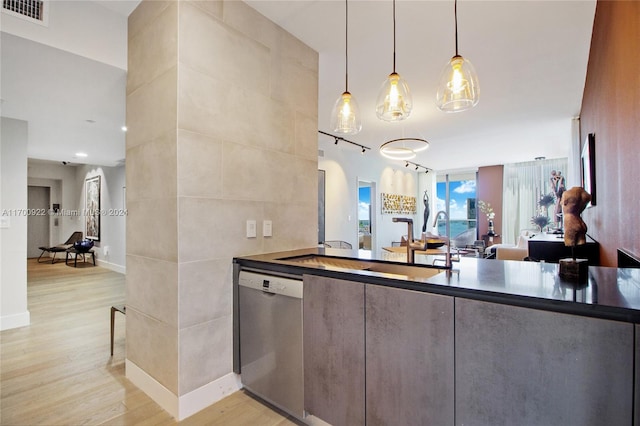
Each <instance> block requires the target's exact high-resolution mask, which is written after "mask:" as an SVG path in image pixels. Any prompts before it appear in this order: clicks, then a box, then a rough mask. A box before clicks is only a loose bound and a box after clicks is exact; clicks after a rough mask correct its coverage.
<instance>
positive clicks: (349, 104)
mask: <svg viewBox="0 0 640 426" xmlns="http://www.w3.org/2000/svg"><path fill="white" fill-rule="evenodd" d="M347 1H348V0H345V2H344V8H345V31H344V32H345V37H344V38H345V43H344V57H345V61H344V85H345V89H344V93H343V94H342V95H340V97H339V98H338V100H337V101H336V103H335V105H334V106H333V110H332V111H331V128H332V129H333V131H334V132H336V133H340V134H344V135H355V134H357V133H360V130H362V120H361V119H360V109H359V108H358V103H357V102H356V100H355V98H354V97H353V96H352V95H351V93H349V72H348V70H349V51H348V46H349V6H348V3H347ZM336 142H337V141H336Z"/></svg>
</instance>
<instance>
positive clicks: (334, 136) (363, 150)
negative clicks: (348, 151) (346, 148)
mask: <svg viewBox="0 0 640 426" xmlns="http://www.w3.org/2000/svg"><path fill="white" fill-rule="evenodd" d="M318 133H320V134H323V135H326V136H329V137H332V138H333V139H335V144H336V145H338V142H340V141H342V142H347V143H350V144H351V145H355V146H357V147H359V148H360V149H362V153H363V154H364V153H365V152H366V151H367V149H371V148H369V147H368V146H365V145H362V144H359V143H357V142H352V141H350V140H348V139H345V138H343V137H342V136H336V135H332V134H331V133H327V132H323V131H322V130H318Z"/></svg>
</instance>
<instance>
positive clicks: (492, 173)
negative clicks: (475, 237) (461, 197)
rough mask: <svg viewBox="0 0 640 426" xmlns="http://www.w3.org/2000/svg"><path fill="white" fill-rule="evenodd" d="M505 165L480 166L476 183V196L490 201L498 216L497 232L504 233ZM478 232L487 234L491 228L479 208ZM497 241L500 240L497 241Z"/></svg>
mask: <svg viewBox="0 0 640 426" xmlns="http://www.w3.org/2000/svg"><path fill="white" fill-rule="evenodd" d="M503 173H504V167H503V166H501V165H499V166H489V167H480V168H478V181H477V184H476V197H477V199H478V200H482V201H484V202H487V203H490V204H491V207H493V211H494V212H495V213H496V218H495V219H494V221H493V226H494V228H495V232H496V234H502V182H503V179H502V175H503ZM477 214H478V233H479V235H480V236H482V235H485V234H486V233H487V230H488V228H489V223H488V221H487V217H486V216H485V215H484V213H482V212H481V211H480V209H478V212H477ZM495 242H496V243H498V242H500V241H497V240H496V241H495Z"/></svg>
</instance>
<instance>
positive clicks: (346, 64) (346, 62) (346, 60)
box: [344, 0, 349, 92]
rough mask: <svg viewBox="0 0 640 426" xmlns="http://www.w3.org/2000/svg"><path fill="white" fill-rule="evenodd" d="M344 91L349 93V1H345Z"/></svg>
mask: <svg viewBox="0 0 640 426" xmlns="http://www.w3.org/2000/svg"><path fill="white" fill-rule="evenodd" d="M344 91H345V92H348V91H349V0H344Z"/></svg>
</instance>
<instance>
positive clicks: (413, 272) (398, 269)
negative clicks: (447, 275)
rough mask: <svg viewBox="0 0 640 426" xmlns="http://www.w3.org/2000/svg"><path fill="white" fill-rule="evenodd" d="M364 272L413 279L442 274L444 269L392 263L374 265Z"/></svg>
mask: <svg viewBox="0 0 640 426" xmlns="http://www.w3.org/2000/svg"><path fill="white" fill-rule="evenodd" d="M363 270H364V271H371V272H381V273H384V274H396V275H406V276H408V277H413V278H429V277H433V276H434V275H437V274H439V273H441V272H443V271H444V270H445V269H440V268H431V267H424V266H411V265H397V264H393V263H376V264H374V265H372V266H370V267H368V268H364V269H363Z"/></svg>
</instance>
